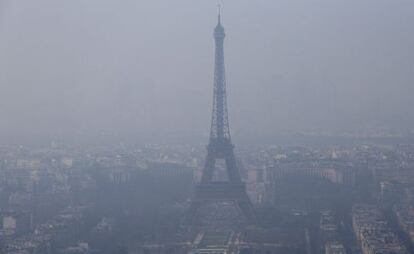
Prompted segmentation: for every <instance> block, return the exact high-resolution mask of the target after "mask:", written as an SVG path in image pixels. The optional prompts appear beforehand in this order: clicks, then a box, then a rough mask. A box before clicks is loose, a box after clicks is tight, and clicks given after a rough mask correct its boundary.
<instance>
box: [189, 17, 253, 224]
mask: <svg viewBox="0 0 414 254" xmlns="http://www.w3.org/2000/svg"><path fill="white" fill-rule="evenodd" d="M224 37H225V33H224V28H223V26H222V25H221V15H220V12H219V15H218V24H217V26H216V28H215V29H214V39H215V43H216V50H215V68H214V94H213V114H212V118H211V130H210V140H209V144H208V146H207V158H206V162H205V166H204V170H203V175H202V178H201V182H200V183H199V184H198V186H197V187H196V190H195V194H194V197H193V200H192V204H191V208H190V214H189V215H190V218H191V219H196V217H197V212H198V211H199V210H200V208H201V206H202V205H204V204H206V203H209V202H220V201H225V202H226V201H229V202H232V203H233V204H234V205H235V206H236V207H238V208H239V210H240V212H241V213H242V214H243V215H244V217H245V219H246V221H247V222H249V223H254V222H255V219H256V217H255V212H254V209H253V206H252V204H251V202H250V200H249V198H248V196H247V193H246V186H245V184H244V183H243V182H242V180H241V177H240V173H239V170H238V168H237V164H236V159H235V157H234V151H233V149H234V146H233V144H232V142H231V138H230V128H229V120H228V111H227V96H226V77H225V68H224V47H223V44H224ZM218 159H222V160H224V162H225V165H226V170H227V174H228V180H227V181H213V175H214V170H215V166H216V160H218Z"/></svg>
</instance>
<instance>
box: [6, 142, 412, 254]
mask: <svg viewBox="0 0 414 254" xmlns="http://www.w3.org/2000/svg"><path fill="white" fill-rule="evenodd" d="M236 155H237V158H238V164H239V165H240V170H241V175H242V178H243V181H244V182H246V184H247V192H248V195H249V197H250V199H251V201H252V202H253V203H254V206H255V207H256V209H257V213H258V214H259V216H258V217H259V218H260V219H259V222H258V225H257V226H255V227H249V228H247V229H245V230H243V231H242V232H240V233H239V234H237V235H225V236H220V237H223V238H226V239H228V241H226V242H223V243H222V244H219V245H218V246H215V247H214V248H222V249H226V251H228V252H226V253H232V252H230V251H231V250H234V249H237V251H239V252H238V253H260V252H261V253H282V252H288V253H326V254H330V253H363V254H368V253H409V252H410V251H412V250H413V245H412V241H413V235H414V231H413V226H412V225H413V221H414V214H413V212H412V211H413V207H412V204H413V200H412V198H413V190H414V189H413V182H414V169H413V166H414V145H412V144H404V145H390V144H375V143H366V144H353V145H342V146H341V145H336V146H331V145H325V146H324V145H320V146H286V147H281V146H277V145H272V146H257V147H254V148H252V147H251V146H249V147H239V148H238V149H237V153H236ZM204 156H205V147H204V146H202V145H198V146H196V145H191V146H190V145H175V146H169V145H145V146H137V147H122V146H117V147H116V148H114V147H95V148H88V149H81V148H75V147H72V148H70V147H65V146H63V145H57V144H51V145H50V146H47V147H42V148H34V147H24V146H16V147H2V149H1V171H0V172H1V178H0V179H1V182H0V183H1V192H0V197H1V202H0V204H1V218H2V220H1V221H2V224H1V226H2V227H1V231H0V232H1V238H0V239H1V248H2V252H3V253H184V252H185V251H190V250H192V249H197V248H206V249H208V248H210V247H211V246H209V243H208V242H206V241H208V240H207V239H204V238H206V237H207V236H204V238H203V239H204V240H200V239H199V238H200V237H197V233H194V232H188V230H185V229H183V227H182V220H183V218H184V216H185V213H186V209H187V208H188V206H189V200H190V198H191V195H192V188H193V186H194V184H195V183H196V182H198V181H199V180H200V177H201V173H202V169H203V165H204ZM218 168H219V169H218V170H217V173H216V176H217V177H220V175H224V174H225V171H224V169H223V168H220V167H218ZM298 183H300V184H298ZM213 214H214V213H213ZM215 216H217V218H216V220H219V221H220V220H222V222H221V223H223V222H224V221H226V220H227V217H226V216H228V214H227V215H226V213H221V214H220V213H217V214H215ZM226 232H228V231H226ZM191 234H195V235H191ZM257 251H259V252H257ZM197 253H201V252H197ZM203 253H204V252H203Z"/></svg>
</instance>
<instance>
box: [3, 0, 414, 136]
mask: <svg viewBox="0 0 414 254" xmlns="http://www.w3.org/2000/svg"><path fill="white" fill-rule="evenodd" d="M216 4H217V2H215V1H207V0H201V1H191V0H175V1H160V0H151V1H132V0H125V1H110V0H36V1H33V0H26V1H25V0H17V1H16V0H0V34H1V37H0V118H1V119H2V120H1V125H0V133H1V135H3V136H4V135H11V134H13V135H14V134H22V133H23V134H48V133H69V134H76V133H88V132H90V133H96V132H109V133H139V132H142V133H146V132H151V133H169V132H183V133H184V132H186V133H189V132H191V133H206V134H207V133H208V131H209V122H210V119H211V97H212V93H213V91H212V87H213V86H212V83H213V80H212V76H213V67H214V41H213V34H212V29H213V28H214V25H215V24H216V22H217V21H216V19H217V16H216V14H217V6H216ZM221 4H222V22H223V24H224V26H225V28H226V40H225V53H226V56H225V59H226V78H227V89H228V104H229V115H230V124H231V129H232V133H234V134H235V135H241V134H252V135H253V134H254V135H256V134H257V135H259V133H260V134H267V133H268V134H272V135H273V134H278V133H284V132H286V131H291V132H297V131H298V132H299V131H308V130H321V131H329V132H342V131H352V130H359V129H364V128H371V127H374V126H375V127H376V128H382V127H384V128H399V129H404V130H410V129H412V127H413V126H414V111H413V110H412V108H413V106H414V101H413V99H412V96H413V94H414V85H413V84H414V72H413V68H414V51H413V50H412V47H413V45H414V36H413V33H412V31H413V29H412V26H413V24H414V2H413V1H411V0H393V1H391V0H277V1H276V0H256V1H249V0H226V1H221Z"/></svg>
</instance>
